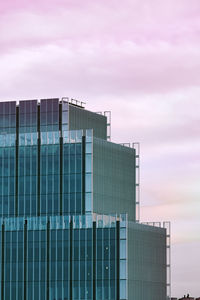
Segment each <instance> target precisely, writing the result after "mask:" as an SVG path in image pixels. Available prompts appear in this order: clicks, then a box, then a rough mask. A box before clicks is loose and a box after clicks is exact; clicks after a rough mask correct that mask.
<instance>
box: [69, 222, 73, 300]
mask: <svg viewBox="0 0 200 300" xmlns="http://www.w3.org/2000/svg"><path fill="white" fill-rule="evenodd" d="M72 251H73V219H71V221H70V284H69V290H70V297H69V299H70V300H72V299H73V290H72V289H73V286H72V282H73V278H72V276H73V273H72V266H73V261H72V259H73V257H72V256H73V252H72Z"/></svg>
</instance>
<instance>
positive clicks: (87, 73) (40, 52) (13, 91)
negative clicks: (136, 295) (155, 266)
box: [0, 0, 200, 297]
mask: <svg viewBox="0 0 200 300" xmlns="http://www.w3.org/2000/svg"><path fill="white" fill-rule="evenodd" d="M0 70H1V72H0V100H2V101H3V100H9V99H18V100H19V99H30V98H42V97H54V96H57V97H62V96H70V97H74V98H77V99H80V100H82V101H86V102H87V108H88V109H91V110H94V111H100V110H111V111H112V137H113V141H116V142H129V141H131V142H132V141H140V142H141V204H142V210H141V211H142V221H151V220H155V221H160V220H171V221H172V233H173V235H172V280H173V282H172V283H173V285H172V294H173V295H174V296H178V297H180V296H182V295H183V294H186V293H190V294H191V295H192V294H193V295H194V296H200V288H199V269H200V260H199V253H200V202H199V198H200V188H199V182H200V172H199V170H200V154H199V153H200V141H199V136H200V129H199V128H200V126H199V124H200V1H199V0H190V1H188V0H176V1H174V0H168V1H160V0H143V1H141V0H125V1H114V0H110V1H89V0H86V1H76V0H73V1H72V0H71V1H67V0H65V1H64V0H63V1H59V0H58V1H53V0H51V1H50V0H48V1H47V0H44V1H43V0H40V1H36V0H34V1H27V0H26V1H25V0H24V1H20V0H16V1H14V0H12V1H11V0H7V1H1V4H0ZM188 252H189V253H191V256H190V259H188V256H189V254H188Z"/></svg>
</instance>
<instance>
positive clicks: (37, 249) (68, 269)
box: [0, 215, 127, 300]
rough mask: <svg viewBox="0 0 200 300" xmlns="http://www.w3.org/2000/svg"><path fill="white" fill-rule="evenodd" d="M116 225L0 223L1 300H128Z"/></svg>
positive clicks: (63, 219) (109, 221)
mask: <svg viewBox="0 0 200 300" xmlns="http://www.w3.org/2000/svg"><path fill="white" fill-rule="evenodd" d="M122 217H123V216H122ZM122 217H121V218H122ZM117 220H118V219H117V218H116V217H110V218H108V216H96V217H95V218H94V216H92V215H86V216H83V215H82V216H74V217H70V216H57V217H56V216H55V217H49V218H48V217H29V218H24V217H18V218H7V219H1V220H0V223H1V227H0V237H1V238H0V247H1V270H2V272H1V299H12V300H18V299H20V300H22V299H29V300H33V299H38V300H47V299H51V300H55V299H58V300H61V299H76V300H78V299H90V300H92V299H97V300H102V299H112V300H114V299H127V298H126V290H127V280H126V279H127V278H126V240H125V239H124V237H125V236H123V239H120V231H121V230H122V228H123V229H124V230H126V224H125V223H124V222H123V221H122V222H120V221H119V220H118V221H117ZM124 242H125V243H124ZM119 256H120V260H119ZM120 266H121V268H120ZM119 269H121V271H120V274H119ZM118 274H119V277H118ZM119 287H120V289H119ZM119 290H120V295H119Z"/></svg>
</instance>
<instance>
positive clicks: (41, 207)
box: [0, 98, 164, 300]
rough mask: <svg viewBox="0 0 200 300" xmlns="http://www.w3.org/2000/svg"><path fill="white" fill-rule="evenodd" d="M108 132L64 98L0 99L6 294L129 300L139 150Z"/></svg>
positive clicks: (26, 299) (28, 299)
mask: <svg viewBox="0 0 200 300" xmlns="http://www.w3.org/2000/svg"><path fill="white" fill-rule="evenodd" d="M70 112H71V114H70ZM95 116H96V119H95ZM95 122H96V123H95ZM81 126H83V128H82V129H80V127H81ZM88 126H91V128H87V127H88ZM70 128H72V129H74V130H69V129H70ZM95 134H96V136H97V137H98V138H95V137H93V135H94V136H95ZM106 136H107V134H106V118H105V117H104V116H103V117H102V116H99V115H97V114H95V113H92V112H88V111H84V110H83V108H80V107H76V106H75V105H72V104H70V103H69V102H67V101H64V100H61V101H60V100H59V99H56V98H55V99H42V100H40V102H39V101H37V100H26V101H20V102H19V104H18V105H17V103H16V102H4V103H0V282H1V284H0V300H19V299H20V300H79V299H89V300H127V299H129V297H128V294H130V295H131V293H132V290H134V286H133V288H132V286H131V284H132V282H133V280H132V279H131V282H130V281H129V274H134V273H133V272H132V271H131V270H130V269H129V270H128V259H129V256H128V254H129V252H131V251H129V247H128V230H129V222H128V220H129V219H130V220H132V221H133V220H135V160H134V159H135V152H134V151H133V150H132V149H125V147H122V146H119V145H116V144H113V143H109V142H107V141H106V140H105V139H106ZM99 137H102V138H99ZM101 139H102V141H101ZM123 168H125V170H124V171H123V172H122V169H123ZM127 213H129V214H130V218H129V219H128V216H127ZM132 240H133V239H132ZM144 244H145V241H144ZM158 244H159V241H158ZM130 245H131V244H130ZM130 249H132V248H130ZM130 255H131V253H130ZM153 255H154V253H153ZM131 261H133V260H131ZM129 265H131V264H129ZM162 267H163V266H162ZM133 268H134V266H133ZM163 272H164V271H163ZM130 278H132V277H131V275H130ZM152 299H153V298H152ZM131 300H132V299H131ZM137 300H143V299H142V298H141V299H137ZM144 300H146V299H144ZM154 300H164V298H162V299H161V298H160V299H157V298H155V299H154Z"/></svg>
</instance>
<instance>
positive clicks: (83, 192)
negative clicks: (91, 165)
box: [82, 136, 85, 214]
mask: <svg viewBox="0 0 200 300" xmlns="http://www.w3.org/2000/svg"><path fill="white" fill-rule="evenodd" d="M82 214H85V136H83V137H82Z"/></svg>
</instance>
